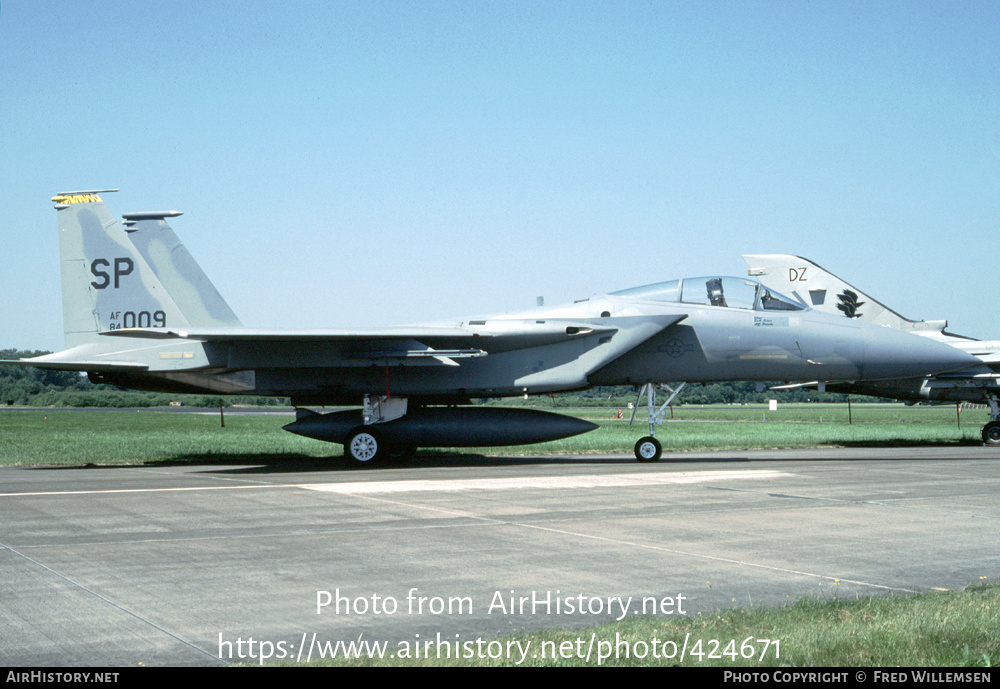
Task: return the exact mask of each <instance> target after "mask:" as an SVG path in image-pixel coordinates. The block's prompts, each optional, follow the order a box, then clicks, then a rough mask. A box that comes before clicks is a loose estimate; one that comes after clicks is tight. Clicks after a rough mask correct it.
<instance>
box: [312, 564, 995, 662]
mask: <svg viewBox="0 0 1000 689" xmlns="http://www.w3.org/2000/svg"><path fill="white" fill-rule="evenodd" d="M835 587H836V584H835V585H834V588H835ZM827 595H828V596H829V598H827V599H824V598H820V597H809V598H803V599H801V600H798V601H795V602H794V603H789V604H788V605H787V606H785V607H782V608H765V607H755V606H750V607H747V608H734V609H731V610H725V611H722V612H719V613H716V614H714V615H710V616H706V617H700V616H696V617H662V618H654V617H639V618H633V619H629V620H626V621H623V622H619V623H612V624H606V625H601V626H597V627H589V628H585V629H575V630H555V631H544V632H539V633H537V634H522V635H516V636H510V637H500V638H498V639H495V640H494V639H489V640H484V643H485V642H487V641H493V643H494V645H493V649H494V650H498V649H501V648H502V649H507V648H508V647H509V648H511V649H517V648H522V649H523V648H527V649H529V650H528V653H527V656H526V659H525V662H524V663H523V665H527V666H540V665H547V666H552V665H558V666H595V665H598V664H600V665H604V666H639V665H641V666H650V665H661V666H675V665H681V666H705V667H723V668H735V667H742V668H747V667H754V668H760V667H784V668H788V667H884V668H890V667H903V668H907V667H961V668H975V667H990V666H992V665H993V664H995V663H996V662H997V660H998V659H1000V635H998V633H997V630H998V629H1000V586H996V585H980V584H977V585H974V586H971V587H968V588H967V589H966V590H965V591H960V592H959V591H955V592H939V593H927V594H920V595H915V596H910V597H893V598H881V597H867V598H861V599H852V600H839V599H836V598H835V595H836V592H835V591H830V592H829V593H828V594H827ZM654 642H655V644H654ZM654 645H655V648H656V652H655V653H654V650H653V649H654ZM453 646H454V645H453ZM483 648H484V650H485V649H486V648H487V647H485V646H484V647H483ZM470 649H471V650H470V653H468V654H466V652H465V648H464V647H461V646H460V647H459V648H458V649H457V650H458V651H459V657H457V658H456V657H454V655H455V653H454V650H455V649H454V648H453V654H452V655H453V657H452V658H450V659H449V658H438V657H437V655H438V654H437V653H436V652H435V651H434V647H433V646H432V647H431V654H430V655H431V656H432V657H430V658H428V657H427V653H423V654H422V656H421V657H420V658H418V659H413V658H410V659H400V658H392V659H390V658H388V657H386V658H384V659H371V658H369V657H355V658H353V659H345V658H343V657H342V655H341V657H339V658H337V659H336V660H329V659H327V660H322V661H316V660H314V661H313V663H312V664H313V665H337V666H359V665H363V666H426V665H433V666H509V665H515V664H517V663H516V662H515V659H511V658H510V657H508V655H507V653H506V651H505V650H504V652H503V654H502V655H501V657H498V658H494V659H491V658H479V657H475V656H478V655H480V654H479V653H478V652H474V651H476V649H475V648H473V647H470ZM542 649H545V653H544V656H545V657H541V656H542ZM588 649H589V650H590V657H589V658H588V657H587V656H586V653H587V651H588ZM616 649H617V653H616V652H615V650H616ZM387 650H388V652H390V653H395V652H398V650H399V646H398V645H396V644H389V645H388V647H387ZM515 652H516V651H515ZM682 652H683V653H684V657H683V659H682V658H681V653H682ZM411 653H412V647H411ZM386 655H388V653H387V654H386ZM468 655H472V656H473V657H467V656H468ZM483 655H486V654H483ZM494 655H500V654H497V653H494ZM517 657H520V655H518V656H517ZM786 681H787V680H786Z"/></svg>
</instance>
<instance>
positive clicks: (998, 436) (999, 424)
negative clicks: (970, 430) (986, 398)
mask: <svg viewBox="0 0 1000 689" xmlns="http://www.w3.org/2000/svg"><path fill="white" fill-rule="evenodd" d="M983 442H984V443H986V444H987V445H1000V421H990V422H989V423H988V424H986V425H985V426H983Z"/></svg>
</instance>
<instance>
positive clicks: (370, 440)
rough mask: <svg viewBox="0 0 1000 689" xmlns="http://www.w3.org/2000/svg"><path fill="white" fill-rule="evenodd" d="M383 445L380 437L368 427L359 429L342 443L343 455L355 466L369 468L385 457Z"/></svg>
mask: <svg viewBox="0 0 1000 689" xmlns="http://www.w3.org/2000/svg"><path fill="white" fill-rule="evenodd" d="M385 451H386V448H385V443H384V442H383V441H382V436H381V435H380V434H379V433H378V432H377V431H375V430H373V429H371V428H368V427H364V426H363V427H361V428H358V429H357V430H355V431H354V432H352V433H351V435H350V436H348V438H347V442H346V443H344V455H345V456H347V457H348V458H350V459H351V461H353V462H354V463H356V464H363V465H368V466H371V465H372V464H376V463H378V462H379V460H381V459H382V458H383V457H385V454H386V452H385Z"/></svg>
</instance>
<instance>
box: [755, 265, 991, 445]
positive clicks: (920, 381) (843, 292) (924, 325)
mask: <svg viewBox="0 0 1000 689" xmlns="http://www.w3.org/2000/svg"><path fill="white" fill-rule="evenodd" d="M743 260H744V261H746V263H747V265H748V266H749V274H750V275H752V276H754V277H757V278H758V279H759V280H760V281H761V283H762V284H763V285H765V286H766V287H767V288H770V289H777V290H782V291H784V292H786V293H788V294H792V295H795V297H796V298H797V299H801V300H803V301H805V303H806V304H808V305H809V306H810V307H812V309H813V310H815V311H822V312H825V313H829V314H833V315H838V314H839V315H840V316H841V317H842V318H843V317H846V318H849V319H855V320H857V321H860V322H862V323H871V324H873V325H880V326H884V327H887V328H894V329H896V330H900V331H903V332H907V333H913V334H916V335H919V336H921V337H924V338H926V339H928V340H931V341H933V342H939V343H942V344H946V345H948V346H950V347H953V348H954V349H955V350H957V351H961V352H964V353H966V354H970V355H972V356H974V357H976V363H975V364H974V365H972V366H970V367H968V368H965V369H962V370H959V371H948V372H943V373H939V374H936V375H928V376H919V377H902V378H897V379H892V380H878V381H875V380H858V381H851V382H844V381H841V382H837V383H827V384H826V385H825V389H826V390H827V391H830V392H841V393H849V394H850V393H853V394H858V395H872V396H875V397H888V398H891V399H898V400H903V401H906V402H910V403H916V402H937V403H948V402H951V403H960V402H975V403H985V404H987V405H989V408H990V421H989V422H988V423H987V424H986V425H985V426H983V431H982V435H983V442H984V443H986V444H987V445H1000V373H998V371H1000V341H997V340H985V341H984V340H975V339H973V338H971V337H965V336H963V335H956V334H954V333H950V332H948V331H947V330H946V328H947V327H948V321H943V320H939V321H914V320H910V319H909V318H906V317H904V316H901V315H899V314H898V313H896V312H895V311H893V310H892V309H890V308H889V307H888V306H885V305H884V304H882V303H881V302H879V301H877V300H876V299H873V298H872V297H870V296H868V295H867V294H865V293H864V292H862V291H861V290H859V289H857V288H856V287H852V286H851V285H849V284H847V283H846V282H844V281H843V280H841V279H840V278H838V277H837V276H836V275H833V274H832V273H830V272H829V271H827V270H824V269H823V268H821V267H820V266H818V265H816V264H815V263H813V262H812V261H810V260H808V259H805V258H802V257H800V256H790V255H788V254H766V255H746V256H744V257H743ZM801 386H803V385H800V386H790V387H801ZM804 386H810V387H816V386H818V383H817V382H815V381H814V382H811V383H806V384H804Z"/></svg>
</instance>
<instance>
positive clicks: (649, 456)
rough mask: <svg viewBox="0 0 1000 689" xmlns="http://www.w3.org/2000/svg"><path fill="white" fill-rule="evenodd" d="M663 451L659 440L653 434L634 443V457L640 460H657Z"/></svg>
mask: <svg viewBox="0 0 1000 689" xmlns="http://www.w3.org/2000/svg"><path fill="white" fill-rule="evenodd" d="M662 453H663V446H661V445H660V441H659V440H657V439H656V438H654V437H653V436H651V435H650V436H647V437H645V438H641V439H640V440H639V442H637V443H636V444H635V458H636V459H638V460H639V461H640V462H658V461H660V455H661V454H662Z"/></svg>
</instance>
